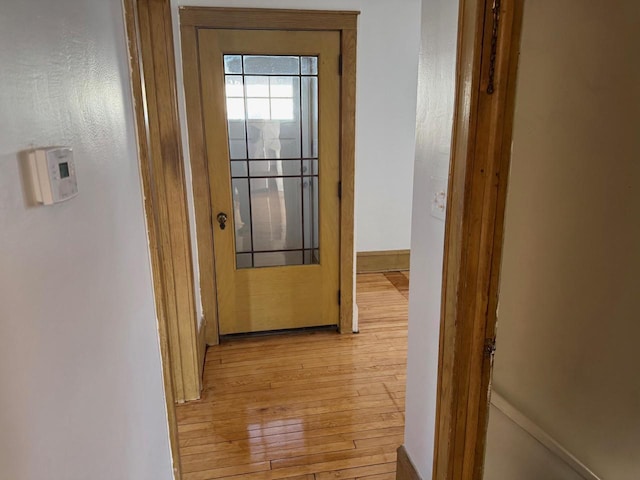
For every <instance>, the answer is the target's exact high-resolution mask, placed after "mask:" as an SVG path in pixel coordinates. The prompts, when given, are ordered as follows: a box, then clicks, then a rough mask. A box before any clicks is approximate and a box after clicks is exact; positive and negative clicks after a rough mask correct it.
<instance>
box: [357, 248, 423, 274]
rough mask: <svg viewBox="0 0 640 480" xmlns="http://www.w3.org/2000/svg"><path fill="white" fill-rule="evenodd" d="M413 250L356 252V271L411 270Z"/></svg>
mask: <svg viewBox="0 0 640 480" xmlns="http://www.w3.org/2000/svg"><path fill="white" fill-rule="evenodd" d="M410 252H411V250H382V251H379V252H358V253H356V272H358V273H377V272H393V271H398V270H409V258H410Z"/></svg>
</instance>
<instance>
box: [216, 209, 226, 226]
mask: <svg viewBox="0 0 640 480" xmlns="http://www.w3.org/2000/svg"><path fill="white" fill-rule="evenodd" d="M216 218H217V219H218V224H219V225H220V230H224V229H225V227H226V226H227V214H226V213H222V212H220V213H219V214H218V216H217V217H216Z"/></svg>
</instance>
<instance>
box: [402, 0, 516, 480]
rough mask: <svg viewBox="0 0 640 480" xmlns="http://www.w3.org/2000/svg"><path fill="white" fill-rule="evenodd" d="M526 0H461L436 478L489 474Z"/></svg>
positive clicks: (406, 464)
mask: <svg viewBox="0 0 640 480" xmlns="http://www.w3.org/2000/svg"><path fill="white" fill-rule="evenodd" d="M523 4H524V0H461V1H460V7H459V17H458V47H457V48H458V50H457V64H456V93H455V111H454V122H453V135H452V145H451V152H452V153H451V165H450V169H449V187H448V188H449V190H448V191H449V194H448V198H447V215H446V222H445V242H444V245H445V247H444V259H443V277H442V303H441V316H440V347H439V362H438V383H437V385H438V389H437V398H436V425H435V442H434V462H433V479H434V480H470V479H473V480H482V477H483V468H484V454H485V444H486V434H487V425H488V412H489V400H490V389H491V370H492V366H493V355H494V352H495V334H496V319H497V307H498V293H499V292H498V290H499V280H500V265H501V262H502V243H503V232H504V210H505V202H506V195H507V182H508V173H509V165H510V160H511V141H512V130H513V117H514V103H515V90H516V79H517V67H518V57H519V53H520V34H521V28H522V15H523ZM398 453H399V455H398V458H399V461H400V460H401V461H402V462H401V463H399V468H398V471H399V475H398V478H399V479H409V478H415V476H414V475H415V474H416V472H415V470H412V468H411V463H410V461H408V457H407V455H406V451H405V450H404V447H400V449H399V452H398Z"/></svg>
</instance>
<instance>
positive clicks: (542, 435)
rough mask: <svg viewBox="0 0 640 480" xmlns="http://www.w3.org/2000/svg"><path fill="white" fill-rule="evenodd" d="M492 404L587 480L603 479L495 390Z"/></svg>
mask: <svg viewBox="0 0 640 480" xmlns="http://www.w3.org/2000/svg"><path fill="white" fill-rule="evenodd" d="M491 404H492V405H493V406H494V407H496V408H497V409H498V410H500V411H501V412H502V413H504V414H505V415H506V416H507V417H509V418H510V419H511V421H513V422H514V423H515V424H516V425H518V426H519V427H520V428H522V429H523V430H524V431H525V432H527V433H528V434H529V435H531V436H532V437H533V438H535V439H536V440H537V441H538V442H540V443H541V444H542V445H544V446H545V447H546V448H547V449H548V450H549V451H550V452H551V453H553V454H555V455H556V456H557V457H558V458H560V460H562V461H563V462H565V463H566V464H567V465H569V466H570V467H571V468H572V469H573V470H575V471H576V472H577V473H578V474H579V475H581V476H582V477H584V478H585V479H586V480H601V478H600V477H598V476H597V475H596V474H595V473H593V472H592V471H591V470H589V468H588V467H587V466H586V465H585V464H584V463H582V462H581V461H580V460H578V458H576V456H575V455H573V454H572V453H571V452H569V451H568V450H567V449H566V448H564V447H563V446H562V445H560V443H558V441H557V440H555V439H554V438H553V437H551V435H549V434H548V433H547V432H545V431H544V430H543V429H542V428H540V426H538V425H537V424H536V423H535V422H534V421H533V420H531V419H530V418H529V417H527V416H526V415H525V414H523V413H522V412H521V411H520V410H518V409H517V408H516V407H514V406H513V405H512V404H511V403H509V402H508V401H507V400H506V399H505V398H504V397H503V396H502V395H500V394H499V393H497V392H496V391H495V390H493V391H492V392H491Z"/></svg>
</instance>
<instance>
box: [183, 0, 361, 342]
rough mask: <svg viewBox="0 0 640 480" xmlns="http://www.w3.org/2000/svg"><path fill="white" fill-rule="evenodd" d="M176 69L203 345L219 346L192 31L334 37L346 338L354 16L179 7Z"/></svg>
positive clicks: (350, 318) (350, 267) (345, 328)
mask: <svg viewBox="0 0 640 480" xmlns="http://www.w3.org/2000/svg"><path fill="white" fill-rule="evenodd" d="M179 13H180V35H181V40H182V64H183V77H184V88H185V97H186V105H187V124H188V135H189V154H190V155H189V156H190V161H191V171H192V184H193V194H194V204H195V216H196V237H197V241H198V263H199V267H200V283H201V289H202V291H203V292H204V291H206V292H213V293H212V294H207V295H204V294H203V295H202V304H203V305H202V306H203V311H204V317H205V319H206V335H205V337H206V341H207V344H208V345H215V344H217V343H218V341H219V332H218V318H217V301H216V276H215V262H214V255H213V232H212V227H211V226H212V225H213V224H214V223H215V222H214V221H213V218H212V215H213V212H212V211H211V202H210V199H211V196H210V188H211V185H210V177H209V167H208V162H207V157H206V145H205V134H204V130H203V123H202V118H203V112H202V96H201V88H200V76H199V75H193V74H191V72H194V71H198V72H199V71H200V65H199V60H198V30H200V29H237V30H256V29H259V30H307V31H313V30H315V31H322V30H325V31H326V30H329V31H339V32H340V48H341V54H342V75H341V78H340V89H341V93H340V97H341V102H340V123H341V125H340V140H339V141H340V172H339V173H340V181H341V185H342V192H341V193H342V195H341V201H340V259H339V262H340V267H339V277H340V278H339V288H340V292H341V294H340V318H339V321H338V327H339V330H340V332H341V333H351V332H352V324H353V301H354V298H353V290H354V282H353V276H354V236H353V235H354V182H355V98H356V97H355V89H356V83H355V77H356V33H357V21H358V15H359V12H353V11H327V10H271V9H255V8H217V7H180V10H179Z"/></svg>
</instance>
